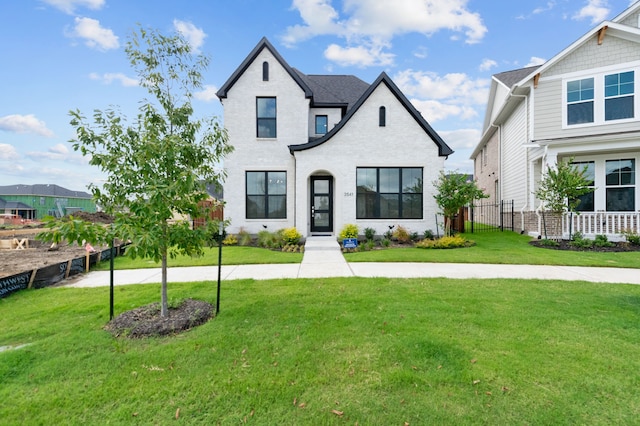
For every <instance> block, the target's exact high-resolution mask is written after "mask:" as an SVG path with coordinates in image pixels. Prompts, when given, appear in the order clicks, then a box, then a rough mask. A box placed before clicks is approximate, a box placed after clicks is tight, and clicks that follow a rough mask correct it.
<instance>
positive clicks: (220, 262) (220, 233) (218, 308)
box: [216, 222, 224, 316]
mask: <svg viewBox="0 0 640 426" xmlns="http://www.w3.org/2000/svg"><path fill="white" fill-rule="evenodd" d="M223 232H224V222H220V226H219V228H218V295H217V297H216V316H218V313H219V312H220V279H221V276H222V234H223Z"/></svg>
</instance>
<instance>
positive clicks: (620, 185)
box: [605, 159, 636, 211]
mask: <svg viewBox="0 0 640 426" xmlns="http://www.w3.org/2000/svg"><path fill="white" fill-rule="evenodd" d="M605 172H606V178H605V183H606V208H607V211H634V210H635V182H636V164H635V160H634V159H624V160H608V161H606V163H605Z"/></svg>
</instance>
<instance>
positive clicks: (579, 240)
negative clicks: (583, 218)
mask: <svg viewBox="0 0 640 426" xmlns="http://www.w3.org/2000/svg"><path fill="white" fill-rule="evenodd" d="M570 244H571V245H572V246H573V247H576V248H591V247H592V246H593V241H592V240H590V239H588V238H584V236H583V235H582V233H581V232H576V233H575V234H573V240H572V241H571V243H570Z"/></svg>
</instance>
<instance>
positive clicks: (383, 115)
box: [378, 106, 387, 127]
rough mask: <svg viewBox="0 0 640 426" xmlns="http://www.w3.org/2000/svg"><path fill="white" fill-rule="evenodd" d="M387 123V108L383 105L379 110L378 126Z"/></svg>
mask: <svg viewBox="0 0 640 426" xmlns="http://www.w3.org/2000/svg"><path fill="white" fill-rule="evenodd" d="M386 125H387V109H386V108H385V107H383V106H381V107H380V110H379V111H378V126H380V127H384V126H386Z"/></svg>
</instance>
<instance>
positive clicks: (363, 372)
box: [0, 278, 640, 425]
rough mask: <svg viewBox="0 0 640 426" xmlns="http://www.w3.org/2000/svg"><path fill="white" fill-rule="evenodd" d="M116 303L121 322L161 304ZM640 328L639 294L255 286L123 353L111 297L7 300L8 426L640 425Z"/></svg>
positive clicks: (120, 299) (227, 291)
mask: <svg viewBox="0 0 640 426" xmlns="http://www.w3.org/2000/svg"><path fill="white" fill-rule="evenodd" d="M115 291H116V294H115V300H116V314H118V313H120V312H123V311H126V310H129V309H131V308H134V307H138V306H141V305H144V304H147V303H150V302H154V301H157V300H158V298H159V294H160V292H159V285H156V284H151V285H134V286H122V287H116V289H115ZM169 297H170V299H173V300H178V299H181V298H186V297H193V298H199V299H204V300H208V301H210V302H212V303H213V302H214V297H215V284H214V283H212V282H199V283H188V284H171V285H170V286H169ZM639 319H640V286H633V285H605V284H594V283H585V282H565V281H563V282H559V281H524V280H447V279H411V280H399V279H363V278H350V279H344V278H333V279H315V280H272V281H253V280H243V281H232V282H225V283H223V291H222V299H221V313H220V315H219V317H218V318H215V319H213V320H211V321H209V322H208V323H206V324H204V325H202V326H200V327H198V328H196V329H194V330H192V331H190V332H187V333H184V334H182V335H179V336H174V337H169V338H155V339H146V340H127V339H125V338H117V339H116V338H114V337H112V336H111V335H110V334H108V333H107V332H105V331H104V330H103V329H102V327H103V326H104V325H105V323H106V322H107V320H108V288H95V289H72V288H46V289H41V290H25V291H21V292H19V293H16V294H13V295H11V296H10V297H8V298H6V299H0V329H2V333H1V334H0V346H3V345H21V344H27V345H28V346H26V347H23V348H21V349H15V350H9V351H4V352H0V383H2V386H0V400H1V401H2V404H0V419H1V420H0V423H2V424H69V425H81V424H82V425H84V424H144V425H147V424H158V425H164V424H174V423H175V424H190V425H194V424H198V425H200V424H202V425H210V424H221V425H231V424H244V423H247V424H255V425H275V424H295V425H345V424H347V425H353V424H359V425H368V424H376V425H378V424H380V425H402V424H405V422H406V424H409V425H424V424H451V425H464V424H492V425H498V424H499V425H502V424H554V425H558V424H589V425H610V424H634V423H635V424H637V422H638V419H639V418H640V399H639V398H638V397H637V393H638V392H637V389H638V386H639V385H640V374H638V371H640V358H639V357H638V353H639V351H640V326H639V324H640V321H639ZM176 417H179V421H176Z"/></svg>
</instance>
